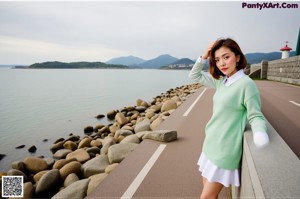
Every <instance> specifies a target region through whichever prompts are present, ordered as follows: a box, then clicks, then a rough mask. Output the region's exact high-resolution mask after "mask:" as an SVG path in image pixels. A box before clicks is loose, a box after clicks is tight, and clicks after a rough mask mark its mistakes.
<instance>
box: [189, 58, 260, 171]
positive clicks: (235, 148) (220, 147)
mask: <svg viewBox="0 0 300 199" xmlns="http://www.w3.org/2000/svg"><path fill="white" fill-rule="evenodd" d="M203 65H204V64H203V63H199V62H196V63H195V65H194V67H193V69H192V70H191V72H190V74H189V77H190V78H191V79H193V80H194V81H197V82H199V83H200V84H202V85H204V86H207V87H210V88H215V89H216V92H215V94H214V97H213V115H212V117H211V119H210V120H209V122H208V123H207V125H206V127H205V140H204V144H203V149H202V152H203V153H204V154H205V155H206V157H207V158H208V159H209V160H210V161H211V162H213V163H214V164H215V165H216V166H218V167H220V168H223V169H228V170H234V169H237V168H239V167H240V160H241V156H242V143H243V133H244V130H245V126H246V122H247V119H248V121H249V123H250V125H251V128H252V131H253V133H256V132H266V122H265V118H264V116H263V114H262V113H261V110H260V106H261V105H260V95H259V91H258V89H257V87H256V85H255V83H254V82H253V80H252V79H250V78H249V77H248V76H247V75H245V76H243V77H241V78H240V79H239V80H237V81H236V82H235V83H233V84H231V85H230V86H225V84H224V80H225V77H223V78H220V79H219V80H216V79H214V78H213V77H212V76H211V75H210V74H209V73H208V72H203V71H202V68H203Z"/></svg>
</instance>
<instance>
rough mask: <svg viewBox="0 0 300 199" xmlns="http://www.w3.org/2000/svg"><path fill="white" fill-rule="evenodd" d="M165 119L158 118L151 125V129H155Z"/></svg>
mask: <svg viewBox="0 0 300 199" xmlns="http://www.w3.org/2000/svg"><path fill="white" fill-rule="evenodd" d="M163 121H164V119H162V118H161V117H158V118H156V119H155V120H154V121H153V122H152V123H151V125H150V129H151V130H152V131H154V130H155V129H156V128H157V127H158V126H159V125H160V124H161V123H162V122H163Z"/></svg>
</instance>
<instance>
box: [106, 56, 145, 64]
mask: <svg viewBox="0 0 300 199" xmlns="http://www.w3.org/2000/svg"><path fill="white" fill-rule="evenodd" d="M145 61H146V60H144V59H141V58H139V57H135V56H132V55H130V56H127V57H116V58H113V59H110V60H108V61H107V62H105V63H106V64H120V65H125V66H132V65H138V64H140V63H143V62H145Z"/></svg>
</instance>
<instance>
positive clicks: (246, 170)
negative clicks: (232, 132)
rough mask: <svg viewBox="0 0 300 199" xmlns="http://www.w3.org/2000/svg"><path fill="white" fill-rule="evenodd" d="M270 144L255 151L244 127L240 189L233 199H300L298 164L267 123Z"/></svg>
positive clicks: (292, 153) (255, 148) (233, 193)
mask: <svg viewBox="0 0 300 199" xmlns="http://www.w3.org/2000/svg"><path fill="white" fill-rule="evenodd" d="M267 128H268V134H269V137H270V144H269V145H268V146H266V147H265V148H263V149H258V148H257V147H256V146H255V145H254V143H253V134H252V131H251V130H250V127H249V126H247V128H246V131H245V134H244V144H243V145H244V148H243V149H244V150H243V159H242V166H241V186H240V187H232V198H270V199H271V198H272V199H273V198H300V161H299V159H298V157H297V156H296V155H295V154H294V152H293V151H292V150H291V149H290V148H289V146H288V145H287V144H286V143H285V142H284V140H283V139H282V138H281V137H280V136H279V134H278V133H277V132H276V130H275V129H274V128H273V127H272V126H271V125H270V123H269V122H267Z"/></svg>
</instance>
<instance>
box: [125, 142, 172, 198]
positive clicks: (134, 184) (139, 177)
mask: <svg viewBox="0 0 300 199" xmlns="http://www.w3.org/2000/svg"><path fill="white" fill-rule="evenodd" d="M166 146H167V145H166V144H161V145H159V147H158V148H157V149H156V151H155V152H154V153H153V155H152V156H151V158H150V159H149V160H148V162H147V163H146V164H145V166H144V167H143V169H142V170H141V171H140V173H139V174H138V175H137V176H136V178H135V179H134V180H133V181H132V183H131V185H130V186H129V187H128V188H127V190H126V191H125V193H124V194H123V196H122V197H121V199H129V198H132V196H133V195H134V193H135V192H136V190H137V189H138V188H139V186H140V185H141V183H142V182H143V180H144V178H145V177H146V175H147V174H148V173H149V171H150V169H151V168H152V166H153V165H154V164H155V162H156V160H157V159H158V157H159V156H160V154H161V153H162V152H163V150H164V149H165V148H166Z"/></svg>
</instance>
